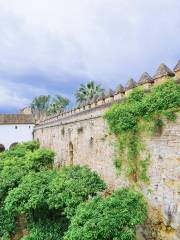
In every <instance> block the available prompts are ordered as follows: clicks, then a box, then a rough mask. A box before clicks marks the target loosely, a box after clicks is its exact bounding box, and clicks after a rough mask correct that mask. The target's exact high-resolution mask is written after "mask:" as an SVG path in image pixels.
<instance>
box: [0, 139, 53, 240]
mask: <svg viewBox="0 0 180 240" xmlns="http://www.w3.org/2000/svg"><path fill="white" fill-rule="evenodd" d="M38 148H39V144H38V143H37V142H35V141H32V142H26V143H23V144H18V145H16V146H14V147H13V148H12V149H10V150H7V151H5V152H3V153H1V154H0V225H1V227H0V237H1V236H3V238H4V239H8V235H9V234H11V233H12V232H13V231H14V230H15V215H14V213H13V211H12V212H8V211H7V209H5V205H4V204H5V201H6V198H7V196H8V194H9V193H10V192H11V190H12V191H13V190H14V189H16V188H17V187H18V186H19V184H20V183H21V181H22V180H23V178H24V177H25V176H26V175H27V174H28V173H29V172H31V171H32V172H33V171H40V170H41V169H43V168H47V164H49V165H50V163H51V168H52V161H53V157H54V153H53V152H52V151H50V150H47V149H38ZM12 200H13V199H12ZM1 223H4V224H3V225H2V224H1Z"/></svg>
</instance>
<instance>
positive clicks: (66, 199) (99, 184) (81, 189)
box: [47, 166, 106, 217]
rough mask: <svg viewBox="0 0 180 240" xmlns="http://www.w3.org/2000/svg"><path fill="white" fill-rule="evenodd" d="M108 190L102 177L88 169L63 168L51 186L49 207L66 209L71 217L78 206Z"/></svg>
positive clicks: (76, 167)
mask: <svg viewBox="0 0 180 240" xmlns="http://www.w3.org/2000/svg"><path fill="white" fill-rule="evenodd" d="M105 188H106V185H105V183H104V182H103V181H102V180H101V179H100V177H99V176H98V175H97V174H96V173H95V172H92V171H91V170H90V169H89V168H87V167H80V166H74V167H72V166H71V167H63V168H62V169H60V171H59V172H58V173H57V175H56V176H55V178H54V179H53V180H52V182H50V184H49V190H50V193H49V195H48V199H47V201H48V205H49V206H50V208H55V209H64V212H65V214H66V215H67V216H68V217H71V216H72V215H73V214H74V211H75V209H76V207H77V205H78V204H80V203H82V202H83V201H85V200H87V199H88V198H89V197H93V196H95V195H96V194H97V193H98V192H101V191H102V190H104V189H105Z"/></svg>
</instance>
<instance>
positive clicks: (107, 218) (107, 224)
mask: <svg viewBox="0 0 180 240" xmlns="http://www.w3.org/2000/svg"><path fill="white" fill-rule="evenodd" d="M145 216H146V204H145V202H144V200H143V198H142V196H141V195H140V194H138V193H136V192H133V191H131V190H128V189H121V190H117V191H115V192H114V193H113V194H112V195H111V196H108V197H106V198H103V197H96V198H94V199H93V200H92V201H89V202H88V203H83V204H81V205H79V207H78V208H77V211H76V214H75V216H74V217H73V218H72V220H71V224H70V227H69V229H68V231H67V233H66V234H65V237H64V240H99V239H101V240H109V239H114V240H118V239H119V240H133V239H135V229H136V226H137V225H138V224H142V223H143V222H144V220H145Z"/></svg>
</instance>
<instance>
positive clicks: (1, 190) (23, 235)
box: [0, 142, 146, 240]
mask: <svg viewBox="0 0 180 240" xmlns="http://www.w3.org/2000/svg"><path fill="white" fill-rule="evenodd" d="M53 160H54V153H53V152H52V151H51V150H49V149H45V148H39V144H38V143H36V142H28V143H23V144H18V145H16V146H14V147H13V148H12V149H11V150H8V151H5V152H3V153H1V154H0V239H2V240H10V239H12V237H15V238H16V239H21V240H66V239H68V240H70V239H74V240H75V239H77V240H80V239H83V240H86V239H91V240H96V239H106V240H109V239H117V240H118V239H119V240H121V239H124V240H126V239H127V240H133V239H135V227H136V225H137V224H141V223H143V222H144V219H145V215H146V204H145V202H144V200H143V198H142V196H141V195H140V194H138V193H136V192H133V191H131V190H129V189H122V190H117V191H115V192H114V193H113V194H112V195H110V196H108V197H103V196H101V192H103V191H104V190H105V189H106V185H105V183H104V182H103V181H102V180H101V179H100V177H99V176H98V175H97V174H96V173H95V172H92V171H91V170H90V169H89V168H87V167H80V166H67V167H62V168H61V169H54V168H53Z"/></svg>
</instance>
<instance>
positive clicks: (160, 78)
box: [37, 60, 180, 124]
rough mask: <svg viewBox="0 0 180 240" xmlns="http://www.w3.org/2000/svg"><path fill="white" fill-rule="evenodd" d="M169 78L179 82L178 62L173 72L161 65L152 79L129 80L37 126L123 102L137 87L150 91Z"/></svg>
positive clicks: (147, 76)
mask: <svg viewBox="0 0 180 240" xmlns="http://www.w3.org/2000/svg"><path fill="white" fill-rule="evenodd" d="M171 77H175V78H174V79H175V80H176V81H178V82H180V60H179V61H178V62H177V64H176V66H175V67H174V69H173V70H171V69H170V68H169V67H168V66H166V65H165V64H164V63H162V64H160V66H159V67H158V69H157V70H156V72H155V74H154V76H153V77H151V76H150V75H149V74H148V73H147V72H144V73H143V74H142V75H141V76H140V78H139V80H138V81H135V80H134V79H133V78H130V79H129V80H128V81H127V84H126V86H122V85H121V84H119V85H118V86H117V88H116V89H115V90H114V91H113V90H112V89H109V90H107V91H105V92H102V93H101V94H100V95H95V96H94V97H93V98H92V99H91V100H90V99H89V100H87V101H84V102H82V104H81V105H80V106H77V107H75V108H72V109H69V110H65V111H63V112H61V113H59V114H56V115H54V116H51V117H46V118H45V119H44V120H41V121H39V122H37V124H47V123H51V122H55V121H57V120H61V119H65V118H71V117H74V116H76V115H79V114H82V113H86V112H87V111H88V112H89V111H91V110H93V109H95V108H101V107H107V106H109V105H111V104H112V103H113V102H118V101H121V100H123V99H124V98H125V97H127V96H128V94H129V93H130V92H132V91H133V90H134V89H135V88H137V87H139V88H142V89H144V90H145V91H147V90H150V89H151V88H152V86H154V85H155V86H156V85H159V84H161V83H163V82H165V81H167V80H168V79H169V78H171Z"/></svg>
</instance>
